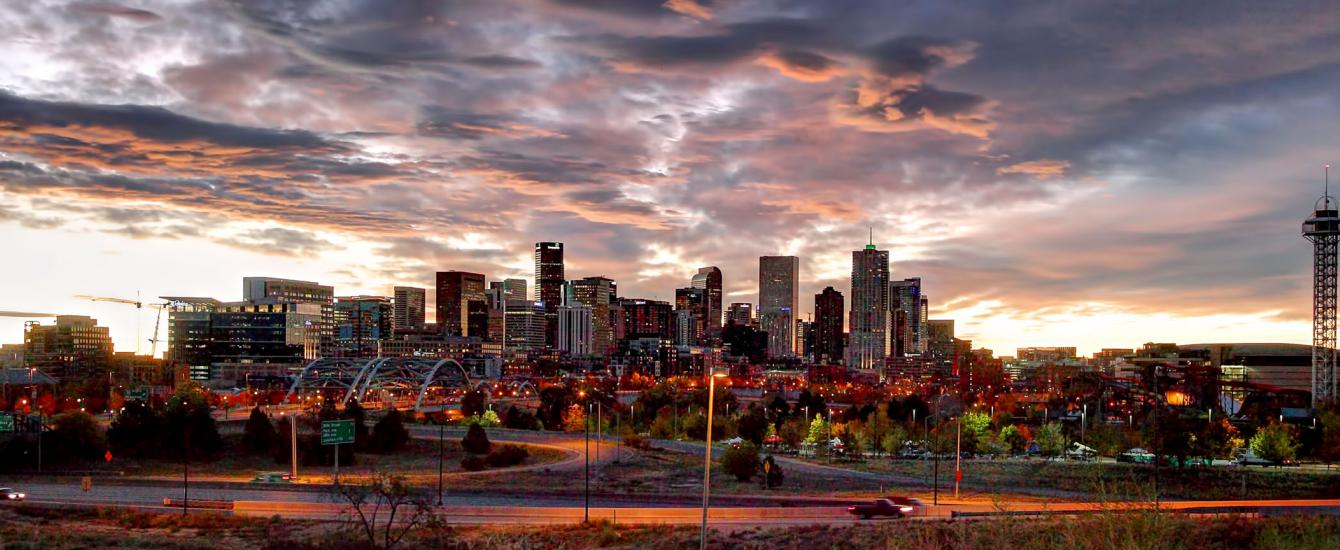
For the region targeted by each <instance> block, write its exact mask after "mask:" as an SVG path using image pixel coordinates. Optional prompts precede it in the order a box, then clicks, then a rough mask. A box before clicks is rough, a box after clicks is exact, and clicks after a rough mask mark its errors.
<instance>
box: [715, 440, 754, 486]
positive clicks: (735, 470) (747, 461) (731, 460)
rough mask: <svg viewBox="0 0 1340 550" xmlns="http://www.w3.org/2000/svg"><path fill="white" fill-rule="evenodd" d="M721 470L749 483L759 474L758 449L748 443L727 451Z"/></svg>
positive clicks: (722, 459) (722, 460) (723, 457)
mask: <svg viewBox="0 0 1340 550" xmlns="http://www.w3.org/2000/svg"><path fill="white" fill-rule="evenodd" d="M721 468H722V469H723V470H725V471H726V473H728V474H731V475H733V476H735V479H736V480H738V481H749V480H750V479H751V478H753V477H754V474H756V473H758V447H755V446H754V444H753V443H750V442H748V441H746V442H744V443H741V444H739V445H735V446H733V447H731V448H729V449H726V454H725V455H724V456H722V457H721Z"/></svg>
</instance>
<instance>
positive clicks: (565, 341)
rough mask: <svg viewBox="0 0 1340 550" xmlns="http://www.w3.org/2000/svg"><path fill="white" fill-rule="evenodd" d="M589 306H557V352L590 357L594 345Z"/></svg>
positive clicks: (571, 304)
mask: <svg viewBox="0 0 1340 550" xmlns="http://www.w3.org/2000/svg"><path fill="white" fill-rule="evenodd" d="M594 332H595V331H594V323H593V320H592V311H591V306H588V305H586V304H581V303H576V302H569V303H566V304H563V305H561V306H558V351H559V352H561V353H566V354H568V355H571V356H586V355H591V354H592V351H593V345H594V343H595V335H594Z"/></svg>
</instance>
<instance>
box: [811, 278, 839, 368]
mask: <svg viewBox="0 0 1340 550" xmlns="http://www.w3.org/2000/svg"><path fill="white" fill-rule="evenodd" d="M845 313H846V304H845V303H844V300H843V297H842V293H841V292H838V291H837V290H836V289H834V288H833V287H831V286H830V287H824V289H823V291H822V292H820V293H818V294H815V295H814V343H813V348H814V353H813V355H814V361H815V362H817V363H836V362H838V361H841V360H843V359H845V357H844V356H843V352H844V351H845V348H846V336H845V335H844V334H843V332H842V325H843V319H842V318H843V316H844V314H845Z"/></svg>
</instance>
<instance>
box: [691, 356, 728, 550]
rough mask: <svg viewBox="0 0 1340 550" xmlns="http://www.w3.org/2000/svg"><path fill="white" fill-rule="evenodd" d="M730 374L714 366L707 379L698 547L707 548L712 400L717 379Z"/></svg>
mask: <svg viewBox="0 0 1340 550" xmlns="http://www.w3.org/2000/svg"><path fill="white" fill-rule="evenodd" d="M729 375H730V370H729V369H727V368H726V367H712V376H711V377H709V378H708V381H707V437H706V440H707V443H706V444H705V445H703V449H704V450H703V526H702V530H701V531H700V533H699V537H698V548H699V549H701V550H706V548H707V506H708V504H707V497H708V495H709V494H710V493H711V487H712V402H713V401H715V400H716V387H717V379H718V378H725V377H727V376H729Z"/></svg>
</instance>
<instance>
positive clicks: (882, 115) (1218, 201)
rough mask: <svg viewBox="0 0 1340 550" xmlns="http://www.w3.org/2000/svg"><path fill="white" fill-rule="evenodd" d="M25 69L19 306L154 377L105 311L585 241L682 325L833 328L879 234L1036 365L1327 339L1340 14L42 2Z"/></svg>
mask: <svg viewBox="0 0 1340 550" xmlns="http://www.w3.org/2000/svg"><path fill="white" fill-rule="evenodd" d="M0 52H3V54H2V55H0V242H3V243H4V244H3V245H2V246H3V252H2V253H0V258H3V260H0V266H2V267H0V281H3V283H4V284H3V285H0V310H12V311H31V312H40V313H79V314H88V315H93V316H95V317H97V318H99V319H100V320H101V321H102V322H103V323H104V324H109V325H111V326H112V329H113V335H114V336H115V338H116V340H117V346H118V348H119V349H122V350H127V349H135V348H136V347H137V345H136V338H137V336H136V334H137V330H138V331H139V332H140V333H141V336H140V337H139V338H141V339H145V338H148V333H149V332H150V331H151V330H152V325H153V322H152V315H151V314H149V313H143V314H142V316H141V317H140V318H139V319H138V320H137V317H136V312H135V311H134V309H133V308H130V307H126V306H119V305H115V304H101V303H90V302H82V301H79V300H77V299H75V298H74V297H73V296H74V295H75V294H93V295H103V296H124V297H134V296H135V294H136V292H140V293H141V294H142V295H143V296H145V297H150V296H159V295H197V296H214V297H217V298H220V299H224V300H235V299H240V297H241V277H243V276H245V275H269V276H279V277H291V278H301V279H310V280H317V281H321V282H323V283H326V284H333V285H335V287H336V292H337V294H341V295H345V294H355V293H376V294H384V293H389V292H390V287H391V286H392V285H394V284H409V285H420V286H431V284H432V283H431V282H432V274H433V272H434V271H437V270H449V269H458V270H469V271H478V272H482V273H485V274H487V275H488V276H489V277H490V278H501V277H507V276H522V277H529V276H530V272H531V270H532V259H531V246H532V244H533V243H534V242H535V241H537V240H559V241H564V242H566V243H567V251H568V258H567V269H568V275H569V277H580V276H586V275H599V274H603V275H607V276H611V277H614V278H615V279H617V280H618V281H619V285H620V287H621V289H620V292H621V294H623V295H627V296H639V297H648V298H662V299H669V298H672V297H673V289H674V288H675V287H677V286H686V285H687V283H688V279H689V277H690V275H691V274H692V273H693V272H695V271H696V269H697V268H698V267H700V266H705V265H717V266H720V267H721V268H722V270H723V272H724V274H725V285H726V292H727V299H728V300H729V301H756V300H757V281H756V279H757V270H758V268H757V257H758V256H759V255H764V254H793V255H797V256H799V257H800V258H801V277H802V278H803V280H804V284H803V286H802V294H801V295H802V300H801V302H802V308H803V309H804V310H806V311H809V310H812V308H813V294H814V293H816V292H818V291H819V290H821V289H822V288H823V287H824V286H826V285H832V286H834V287H836V288H837V289H839V290H841V291H843V292H844V294H849V285H850V283H849V276H850V269H851V267H850V265H851V264H850V251H852V250H855V249H858V248H860V247H861V246H862V245H864V244H865V243H866V240H867V232H868V230H869V228H873V230H874V234H875V241H876V243H877V244H878V245H879V246H880V248H885V249H888V250H890V251H891V257H892V259H893V265H892V271H893V274H894V276H895V277H896V278H903V277H917V276H919V277H922V279H923V281H924V285H925V289H926V293H927V295H928V296H929V297H930V299H931V309H932V314H933V317H950V318H954V319H955V320H956V321H957V322H958V327H959V328H958V331H959V333H960V336H965V337H969V338H972V339H973V340H974V342H975V343H976V344H978V345H984V346H987V347H991V348H993V349H995V350H996V351H997V352H998V353H1002V354H1008V353H1013V350H1014V348H1015V347H1016V346H1022V345H1077V346H1079V347H1080V348H1081V350H1082V351H1092V350H1094V349H1097V348H1099V347H1103V346H1121V347H1131V346H1138V345H1139V344H1141V343H1143V342H1146V341H1173V342H1181V343H1190V342H1195V341H1289V342H1307V341H1308V340H1309V338H1310V336H1309V326H1310V321H1309V318H1310V317H1309V297H1308V296H1309V272H1310V255H1309V248H1308V245H1307V243H1306V242H1305V241H1304V240H1303V239H1302V238H1301V237H1300V236H1299V234H1298V231H1299V223H1300V222H1301V220H1302V219H1303V218H1304V217H1306V215H1307V213H1308V211H1309V209H1310V208H1311V206H1312V202H1313V200H1314V199H1315V198H1316V196H1317V195H1319V194H1320V192H1321V187H1322V165H1323V164H1324V163H1326V162H1330V161H1332V160H1336V159H1337V157H1340V125H1338V124H1337V121H1340V92H1337V90H1340V10H1336V9H1335V5H1334V3H1332V2H1236V1H1227V2H1226V1H1204V2H1200V1H1181V2H1172V3H1169V2H1157V3H1155V2H1150V3H1147V4H1146V3H1140V2H1070V3H1066V4H1065V5H1058V4H1056V3H1050V2H1020V3H1013V2H1000V1H999V0H982V1H980V2H972V1H968V2H952V3H949V2H941V1H926V2H913V1H883V0H865V1H854V0H853V1H840V0H816V1H812V2H800V1H787V0H772V1H768V0H717V1H713V2H706V1H703V0H698V1H695V0H668V1H666V0H534V1H529V2H511V1H502V0H474V1H471V0H462V1H427V0H420V1H396V2H389V1H384V0H364V1H354V0H326V1H318V0H311V1H291V2H260V1H256V2H251V1H235V2H223V1H212V0H211V1H201V2H187V1H175V2H133V3H125V4H113V3H102V2H72V3H71V2H46V1H41V2H5V3H4V4H3V6H0ZM22 322H23V320H22V319H19V318H0V342H18V341H21V340H22ZM137 327H138V328H137ZM139 347H140V349H143V350H145V351H147V344H144V345H142V346H139Z"/></svg>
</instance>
